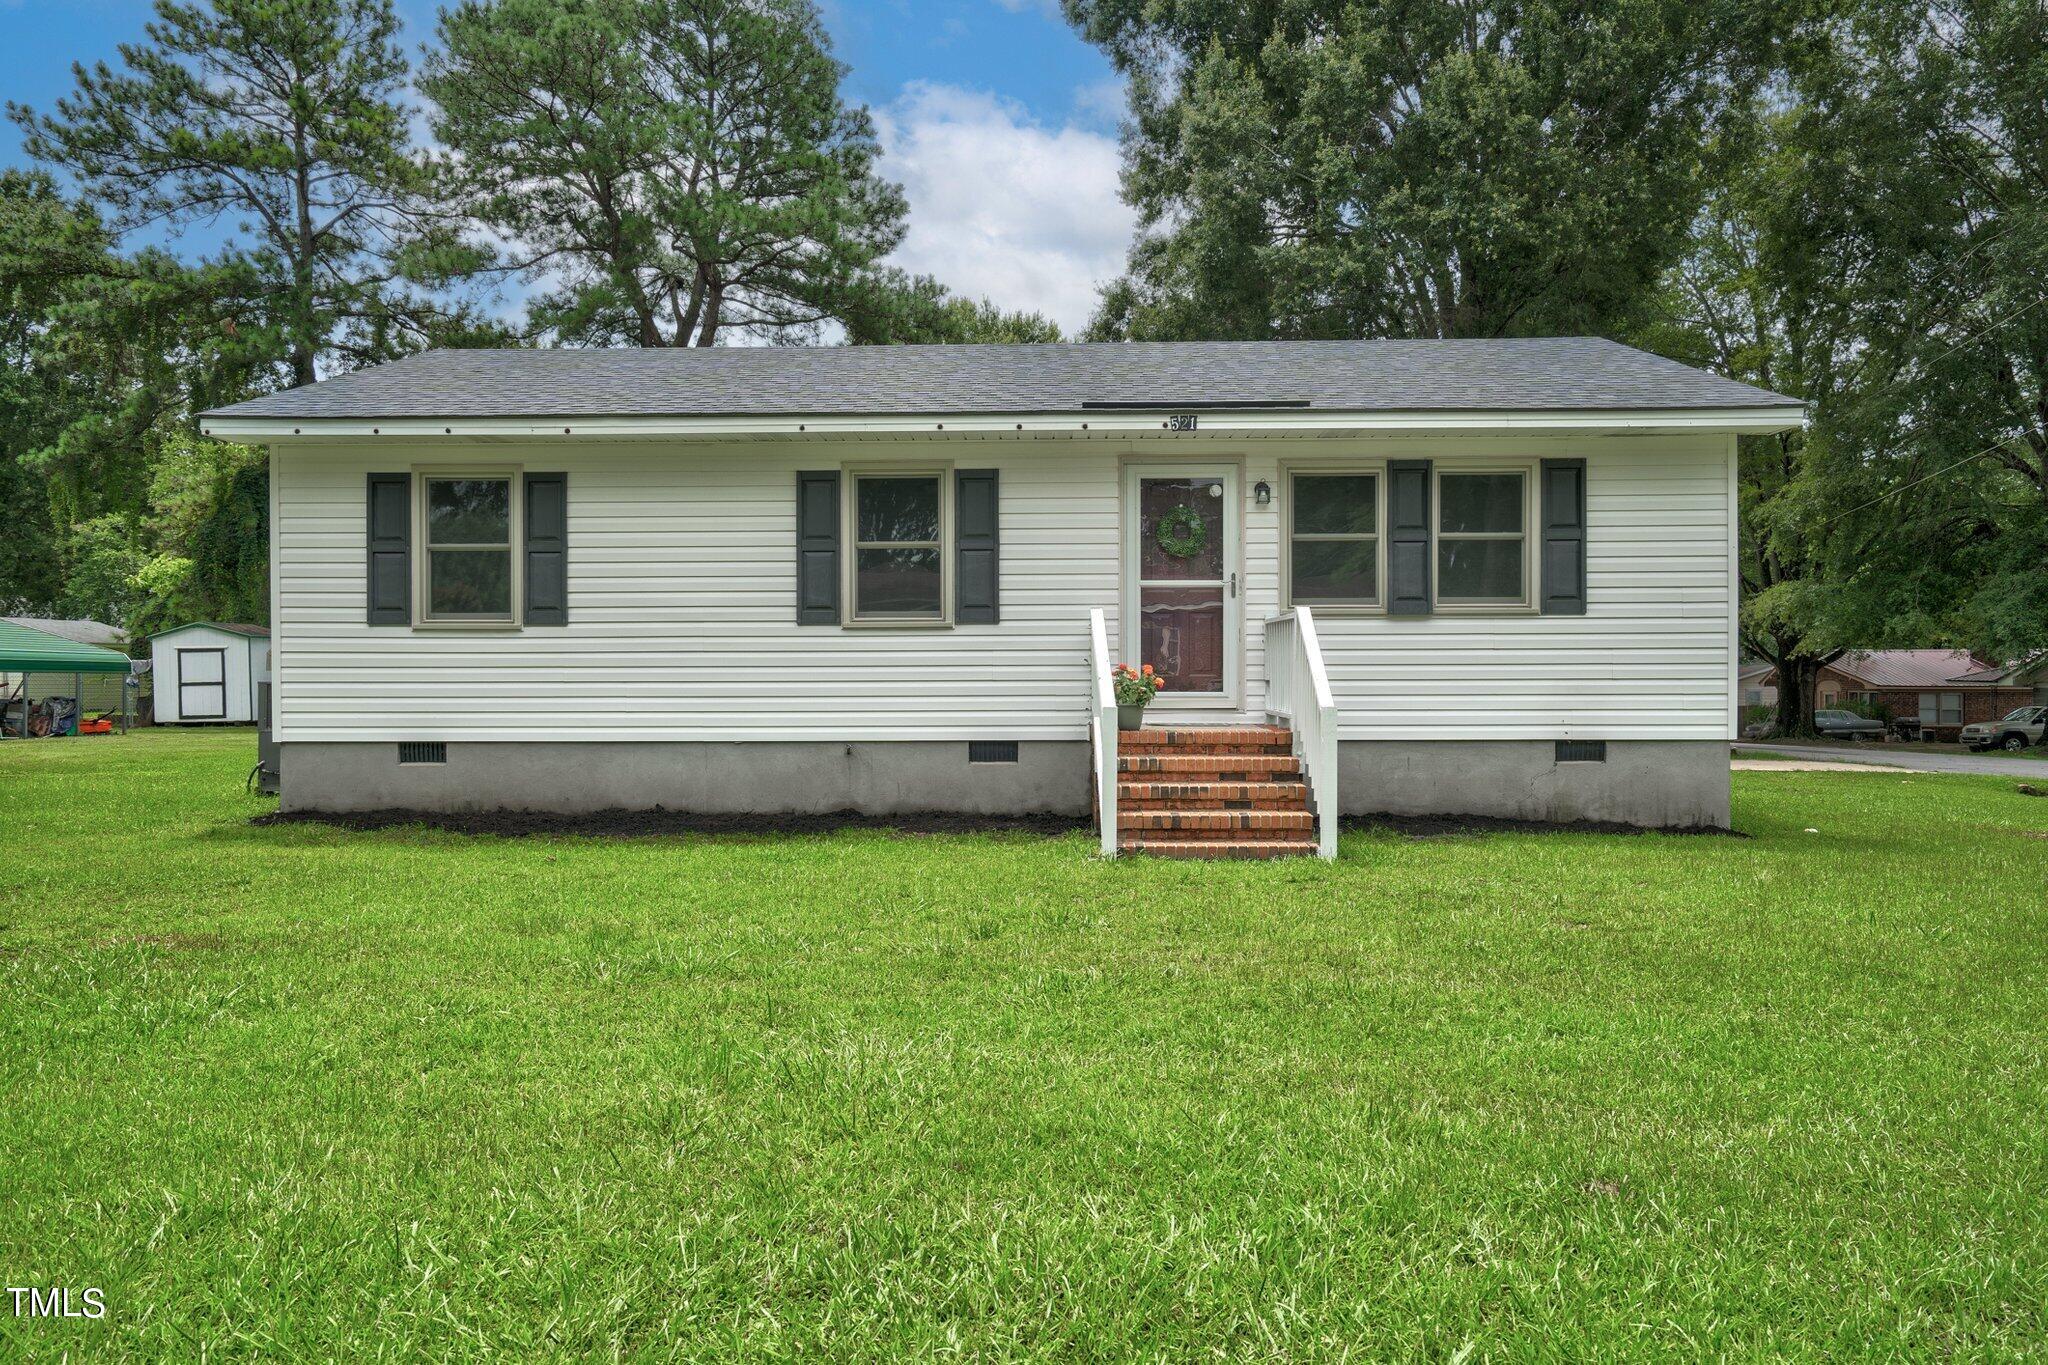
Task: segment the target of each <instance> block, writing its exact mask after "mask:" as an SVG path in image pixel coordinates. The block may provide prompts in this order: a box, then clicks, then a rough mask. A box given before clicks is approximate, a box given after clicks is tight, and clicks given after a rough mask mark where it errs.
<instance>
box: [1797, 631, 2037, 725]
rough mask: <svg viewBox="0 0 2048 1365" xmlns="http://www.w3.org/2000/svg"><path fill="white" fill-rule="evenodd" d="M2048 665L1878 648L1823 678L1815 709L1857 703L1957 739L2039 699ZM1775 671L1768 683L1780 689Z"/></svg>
mask: <svg viewBox="0 0 2048 1365" xmlns="http://www.w3.org/2000/svg"><path fill="white" fill-rule="evenodd" d="M2044 663H2048V660H2038V659H2037V660H2033V661H2031V662H2030V663H2028V664H2022V665H2000V664H1991V663H1986V662H1984V661H1983V660H1982V659H1978V658H1976V657H1974V656H1972V655H1971V654H1970V653H1968V652H1967V651H1965V650H1960V649H1879V650H1871V651H1869V652H1867V653H1856V654H1845V655H1843V656H1842V657H1841V658H1839V659H1837V660H1836V661H1835V662H1834V663H1832V664H1830V665H1829V666H1828V667H1826V668H1823V669H1822V670H1821V671H1820V677H1819V678H1818V680H1816V682H1815V683H1814V687H1813V705H1814V709H1815V710H1822V709H1825V708H1828V707H1835V706H1845V705H1848V704H1850V703H1852V702H1862V703H1868V704H1870V705H1874V706H1876V707H1877V708H1878V709H1879V710H1880V711H1882V712H1883V713H1884V714H1885V715H1887V716H1889V717H1891V718H1892V719H1893V720H1917V721H1918V722H1919V723H1920V728H1921V732H1922V733H1923V734H1925V735H1927V736H1928V737H1929V738H1932V739H1943V740H1952V739H1955V738H1956V737H1957V736H1958V734H1959V733H1960V732H1961V730H1962V728H1963V727H1964V726H1965V725H1969V724H1972V723H1974V722H1976V721H1980V720H1997V719H1998V718H1999V717H2000V716H2003V715H2004V714H2006V713H2007V712H2008V711H2011V710H2012V709H2013V708H2014V707H2016V706H2028V705H2031V704H2033V702H2034V700H2035V690H2036V689H2035V687H2034V684H2033V682H2032V681H2031V680H2030V679H2029V677H2028V675H2029V674H2030V672H2033V671H2043V670H2042V668H2041V666H2042V665H2043V664H2044ZM1777 681H1778V675H1777V673H1776V672H1775V671H1773V672H1771V673H1770V674H1768V675H1766V677H1765V678H1764V682H1765V683H1767V684H1772V685H1775V684H1776V683H1777Z"/></svg>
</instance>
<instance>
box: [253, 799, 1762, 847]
mask: <svg viewBox="0 0 2048 1365" xmlns="http://www.w3.org/2000/svg"><path fill="white" fill-rule="evenodd" d="M250 823H251V824H256V825H332V826H334V827H335V828H338V829H352V830H380V829H400V828H405V827H408V826H422V825H423V826H425V827H427V828H429V829H439V830H446V831H448V832H449V833H451V834H495V835H502V836H506V837H511V838H522V837H528V836H533V835H550V834H572V835H589V836H595V837H600V838H650V837H660V836H664V835H680V834H832V833H836V832H837V831H839V830H843V829H877V830H887V831H891V832H893V833H897V834H1034V835H1040V836H1043V837H1047V838H1051V837H1055V836H1058V835H1063V834H1077V833H1082V832H1085V831H1091V830H1093V829H1094V828H1095V821H1094V818H1093V817H1092V816H1085V815H960V814H955V813H951V812H946V811H921V812H916V813H913V814H907V815H862V814H861V813H860V812H859V811H851V810H840V811H829V812H825V813H822V814H815V815H805V814H798V813H796V812H785V813H783V814H779V815H707V814H701V813H696V812H691V811H679V810H662V809H660V808H659V807H657V808H655V809H654V810H601V811H593V812H590V813H588V814H583V815H560V814H555V813H552V812H549V811H524V810H491V811H469V812H463V813H458V814H451V813H449V812H446V811H427V810H362V811H314V810H302V811H290V812H285V811H277V812H274V813H272V814H270V815H259V816H257V817H256V818H255V819H254V820H252V821H250ZM1343 825H1344V828H1345V829H1347V830H1354V831H1359V832H1365V833H1372V832H1376V831H1383V832H1386V833H1391V834H1399V835H1403V836H1405V837H1407V838H1410V839H1437V838H1444V837H1446V836H1453V835H1473V834H1714V835H1720V836H1721V837H1723V838H1735V839H1746V838H1748V837H1749V836H1748V835H1746V834H1742V833H1739V832H1737V831H1735V830H1726V829H1715V828H1713V827H1711V826H1704V825H1701V826H1687V827H1683V828H1673V829H1652V828H1647V827H1645V826H1642V825H1626V824H1621V823H1619V822H1618V821H1612V820H1572V821H1565V822H1556V821H1544V820H1506V819H1501V818H1498V817H1495V816H1488V815H1355V816H1354V815H1347V816H1345V817H1344V821H1343Z"/></svg>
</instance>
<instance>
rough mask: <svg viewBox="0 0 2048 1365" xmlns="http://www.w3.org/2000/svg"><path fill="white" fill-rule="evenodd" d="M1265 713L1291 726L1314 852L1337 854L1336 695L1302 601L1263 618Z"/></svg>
mask: <svg viewBox="0 0 2048 1365" xmlns="http://www.w3.org/2000/svg"><path fill="white" fill-rule="evenodd" d="M1266 714H1267V715H1268V716H1270V717H1272V718H1273V719H1275V720H1284V721H1286V722H1287V728H1288V729H1290V730H1292V731H1293V732H1294V754H1295V757H1297V758H1299V759H1300V760H1301V767H1302V772H1303V774H1304V775H1305V776H1306V778H1307V779H1308V795H1309V803H1310V804H1311V805H1313V806H1314V807H1315V812H1316V854H1317V856H1319V857H1323V858H1334V857H1336V856H1337V700H1336V698H1335V697H1334V696H1333V695H1332V694H1331V692H1330V675H1329V672H1328V670H1326V669H1325V668H1324V667H1323V646H1322V641H1320V640H1318V639H1317V638H1316V621H1315V617H1314V615H1312V614H1311V613H1310V611H1309V609H1308V608H1307V607H1296V608H1295V609H1294V610H1293V611H1290V612H1286V613H1284V614H1283V615H1280V616H1275V617H1273V618H1272V619H1271V620H1269V621H1267V622H1266Z"/></svg>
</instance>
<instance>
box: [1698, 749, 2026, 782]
mask: <svg viewBox="0 0 2048 1365" xmlns="http://www.w3.org/2000/svg"><path fill="white" fill-rule="evenodd" d="M1735 751H1736V752H1737V753H1752V754H1783V755H1785V757H1787V758H1803V759H1811V760H1814V761H1816V762H1825V763H1859V764H1867V765H1869V766H1871V767H1874V768H1911V769H1914V770H1915V771H1917V772H1923V773H1991V774H1994V775H1996V776H1999V777H2032V778H2036V779H2038V780H2039V781H2040V782H2041V784H2042V785H2043V786H2048V762H2043V761H2042V760H2040V759H2038V758H2007V757H2005V756H2004V755H2002V754H1972V753H1965V752H1963V751H1961V750H1958V751H1957V752H1955V753H1952V754H1929V753H1920V752H1917V751H1915V750H1911V749H1884V748H1881V747H1879V746H1877V745H1872V746H1871V747H1870V748H1868V749H1863V748H1851V747H1850V746H1848V745H1846V744H1829V745H1825V746H1820V747H1816V746H1813V745H1801V744H1772V743H1770V742H1768V741H1766V742H1763V743H1759V744H1749V743H1740V744H1737V745H1736V746H1735Z"/></svg>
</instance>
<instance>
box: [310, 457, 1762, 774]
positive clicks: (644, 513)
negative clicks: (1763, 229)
mask: <svg viewBox="0 0 2048 1365" xmlns="http://www.w3.org/2000/svg"><path fill="white" fill-rule="evenodd" d="M1731 446H1732V442H1731V441H1729V439H1728V438H1727V437H1726V436H1722V435H1699V436H1666V437H1645V436H1601V437H1585V438H1573V439H1568V438H1562V437H1554V436H1544V437H1529V438H1491V437H1489V438H1465V437H1448V436H1436V437H1346V438H1336V437H1320V438H1309V437H1293V438H1228V437H1223V436H1218V437H1214V438H1210V437H1195V438H1189V439H1187V440H1177V439H1173V440H1170V439H1166V438H1162V439H1159V440H1152V441H1145V442H1142V443H1141V442H1133V441H1129V440H1127V439H1119V438H1104V439H1099V440H1098V439H1088V438H1082V439H1078V440H1076V439H1065V438H1045V437H1040V438H1030V437H1025V438H1020V439H1017V440H1002V439H998V440H988V439H962V440H957V441H956V440H953V439H950V433H949V437H948V438H937V439H926V440H919V441H914V442H887V441H866V442H851V441H845V442H842V441H835V440H829V439H820V440H813V441H802V440H798V441H793V442H785V441H779V440H778V441H759V442H746V443H737V444H721V445H709V444H705V445H698V444H692V443H684V442H665V441H664V442H652V441H650V442H638V443H630V444H628V443H621V444H616V445H602V444H595V443H586V442H581V441H574V442H565V443H561V444H552V443H546V442H534V443H531V444H526V445H522V447H521V449H520V450H519V451H518V460H519V462H520V463H521V464H523V465H525V466H526V467H528V468H540V467H543V466H545V467H548V468H559V469H565V470H567V471H568V472H569V489H570V494H569V509H568V511H569V546H570V549H569V595H570V601H571V611H570V618H569V619H570V624H569V625H568V626H566V627H564V628H562V629H560V630H551V631H546V632H532V631H528V632H524V633H506V634H488V633H476V634H463V633H448V634H435V633H429V632H419V631H393V630H377V629H374V628H371V627H369V626H366V625H365V624H364V621H363V593H364V532H365V528H364V497H363V489H364V478H365V475H367V474H369V473H372V472H382V471H387V470H405V469H411V468H415V467H418V468H423V469H424V468H427V467H429V466H430V465H431V464H433V463H434V462H435V461H436V460H445V461H446V462H447V463H449V464H451V465H456V466H458V467H459V466H461V465H462V464H463V462H464V461H465V460H467V461H468V462H470V463H472V464H474V463H475V462H477V461H478V460H479V459H480V451H481V450H482V449H483V448H481V447H478V446H475V445H473V444H470V443H467V442H460V441H457V442H451V443H449V444H448V446H447V447H446V448H443V447H441V446H436V445H413V444H410V443H408V444H406V445H403V446H397V447H384V448H380V449H369V448H363V447H343V446H296V445H285V446H280V447H278V448H277V449H276V450H275V451H274V455H273V459H274V464H273V470H274V480H275V487H274V497H275V499H276V520H275V522H274V536H275V539H276V547H277V548H276V582H275V593H276V617H275V623H274V627H273V629H274V631H275V633H276V640H277V648H278V671H277V689H278V690H277V698H276V702H277V727H278V735H279V738H280V739H284V740H298V741H315V740H319V741H340V740H364V741H369V740H377V741H391V740H399V739H426V740H431V739H446V740H456V741H463V740H471V741H475V740H533V741H573V740H632V739H649V740H664V739H666V740H747V739H759V740H820V739H840V740H848V741H855V740H887V739H919V740H964V739H971V738H972V739H1022V740H1046V739H1060V740H1084V739H1085V738H1086V733H1087V732H1086V728H1085V724H1086V722H1085V709H1086V704H1087V691H1086V679H1085V658H1086V653H1087V618H1088V610H1089V609H1090V608H1091V607H1101V608H1103V609H1104V610H1106V611H1107V612H1108V613H1109V615H1110V618H1111V621H1110V627H1111V632H1112V634H1111V638H1112V639H1118V638H1121V636H1120V634H1118V630H1119V625H1120V623H1119V622H1118V621H1117V620H1116V616H1117V604H1118V600H1119V555H1120V550H1119V541H1118V535H1119V532H1118V528H1119V519H1118V498H1119V487H1120V483H1121V477H1120V473H1119V470H1120V460H1122V459H1125V458H1143V459H1145V460H1147V461H1152V460H1165V459H1185V460H1187V461H1188V462H1190V463H1194V464H1203V465H1213V464H1216V463H1219V462H1229V463H1236V464H1238V465H1240V466H1241V470H1242V477H1241V479H1240V480H1239V484H1240V489H1241V493H1240V498H1241V501H1242V513H1243V520H1242V525H1243V527H1244V554H1243V570H1244V585H1243V586H1244V603H1243V605H1244V612H1243V616H1244V622H1245V628H1244V655H1243V661H1244V662H1243V666H1244V675H1243V676H1244V683H1245V693H1246V696H1245V708H1246V709H1245V711H1244V712H1242V713H1240V714H1244V715H1248V716H1254V717H1256V716H1261V715H1262V714H1263V705H1264V679H1265V666H1264V654H1263V642H1264V622H1265V621H1266V619H1267V618H1268V617H1270V616H1272V615H1274V614H1275V613H1276V612H1277V611H1278V610H1279V609H1280V608H1279V592H1280V563H1281V554H1280V544H1281V539H1280V530H1281V528H1280V523H1279V512H1280V506H1279V504H1280V502H1281V501H1282V500H1280V499H1275V500H1274V504H1273V505H1270V506H1267V507H1263V508H1261V507H1258V506H1256V504H1255V503H1254V502H1253V500H1252V497H1251V492H1250V490H1251V489H1252V487H1253V485H1254V484H1256V483H1257V482H1259V481H1261V480H1264V481H1266V482H1268V483H1270V484H1273V485H1274V486H1278V483H1279V480H1280V478H1281V472H1280V471H1281V465H1282V463H1283V461H1284V462H1285V463H1286V464H1287V466H1288V467H1289V468H1290V469H1295V470H1308V469H1313V468H1315V467H1316V466H1317V464H1318V463H1319V462H1320V463H1323V464H1324V465H1325V466H1326V467H1331V468H1341V467H1343V466H1344V465H1345V464H1346V463H1349V464H1350V465H1351V466H1352V467H1357V466H1358V464H1359V462H1360V461H1367V462H1377V461H1380V460H1383V459H1386V458H1429V459H1433V460H1436V461H1438V462H1439V463H1441V464H1446V465H1449V464H1454V463H1455V462H1456V461H1458V460H1459V459H1470V460H1472V461H1474V462H1477V461H1481V460H1485V459H1492V460H1494V461H1495V462H1498V461H1500V460H1502V459H1536V458H1540V457H1542V456H1553V457H1559V456H1562V457H1578V456H1583V457H1585V458H1586V459H1587V461H1588V520H1589V526H1588V543H1587V574H1588V591H1589V599H1590V605H1589V609H1588V612H1587V614H1586V615H1585V616H1577V617H1567V616H1549V617H1545V616H1535V615H1531V614H1528V613H1527V612H1526V611H1524V612H1522V613H1520V614H1514V615H1484V614H1474V615H1459V616H1455V617H1452V616H1439V617H1431V618H1419V619H1388V618H1386V617H1377V616H1375V617H1350V618H1344V617H1338V616H1335V615H1333V616H1331V617H1329V618H1325V619H1324V620H1323V621H1322V623H1321V634H1322V639H1323V646H1324V651H1325V655H1326V657H1327V659H1328V661H1329V665H1330V674H1331V680H1332V683H1333V685H1334V687H1335V689H1336V692H1337V700H1338V703H1339V706H1340V707H1341V708H1342V709H1343V713H1344V714H1343V730H1342V734H1343V737H1344V738H1346V739H1461V738H1462V739H1513V738H1524V739H1552V738H1589V739H1725V738H1727V737H1728V734H1729V729H1730V719H1731V718H1730V712H1731V702H1732V697H1733V695H1734V660H1733V651H1732V640H1731V635H1730V611H1731V597H1730V570H1731V564H1730V557H1729V556H1730V551H1729V542H1730V521H1729V475H1728V452H1729V450H1730V448H1731ZM499 449H500V450H502V447H500V448H499ZM868 460H873V461H876V462H878V463H880V462H885V461H890V460H895V461H897V462H900V463H904V464H912V463H914V464H917V465H921V466H922V467H925V468H931V467H936V466H940V465H954V466H957V467H960V468H994V469H997V470H999V471H1000V474H1001V488H1002V492H1001V498H1002V510H1001V517H1002V520H1001V532H1002V601H1003V619H1002V622H1001V623H1000V624H998V625H955V626H954V627H953V628H951V629H950V630H945V631H933V630H930V629H928V628H927V629H918V628H916V627H915V626H910V627H906V628H903V629H890V628H887V627H880V628H872V629H862V630H826V629H819V628H800V627H798V626H797V624H796V550H795V546H796V523H795V517H796V506H795V492H796V473H797V471H798V470H800V469H827V468H837V467H839V466H841V465H842V464H846V465H849V466H852V465H857V464H860V463H862V462H864V461H868ZM842 553H843V554H850V553H851V545H850V544H848V545H843V546H842ZM949 553H950V551H949ZM948 568H949V569H950V565H949V566H948ZM1205 718H1209V717H1208V715H1207V713H1205ZM1214 718H1217V719H1221V718H1223V716H1222V715H1218V716H1216V717H1214Z"/></svg>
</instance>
